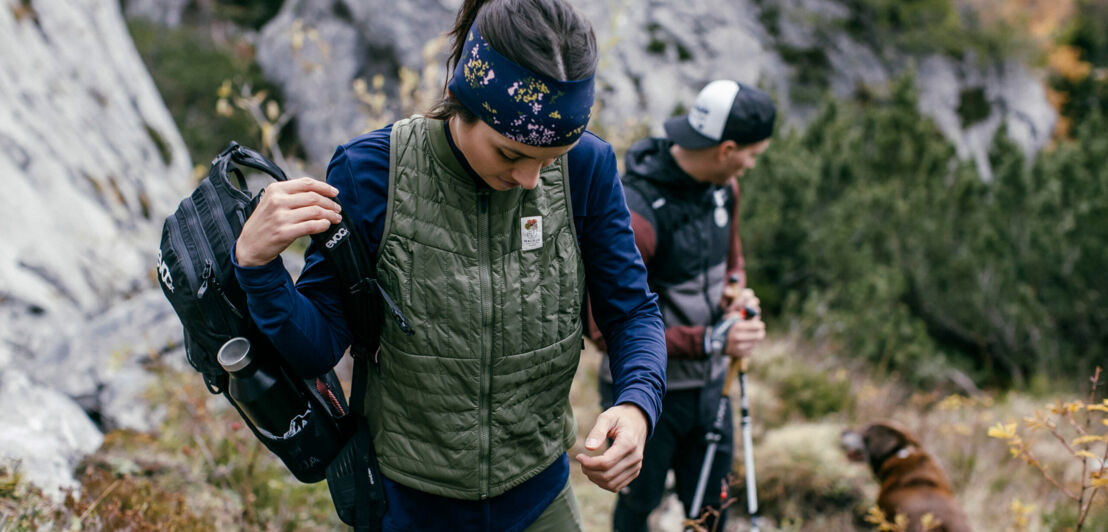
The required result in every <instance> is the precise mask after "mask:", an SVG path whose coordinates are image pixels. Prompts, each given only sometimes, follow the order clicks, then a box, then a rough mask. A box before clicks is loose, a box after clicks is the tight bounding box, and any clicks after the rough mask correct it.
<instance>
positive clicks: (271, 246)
mask: <svg viewBox="0 0 1108 532" xmlns="http://www.w3.org/2000/svg"><path fill="white" fill-rule="evenodd" d="M338 194H339V191H338V189H336V188H335V187H333V186H331V185H328V184H327V183H324V182H323V181H320V180H318V179H313V178H311V177H301V178H299V179H293V180H290V181H279V182H277V183H271V184H270V185H269V186H267V187H266V188H265V192H264V193H263V194H262V200H261V201H260V202H259V203H258V206H257V208H255V209H254V212H253V214H251V215H250V218H247V220H246V223H245V224H244V225H243V226H242V233H240V234H239V239H238V243H237V245H236V246H235V261H236V262H238V264H239V266H245V267H250V266H261V265H263V264H267V263H269V262H270V261H272V260H273V259H276V258H277V256H278V255H280V254H281V252H282V251H284V250H285V248H287V247H289V244H292V242H293V241H294V240H296V239H297V238H300V237H302V236H304V235H313V234H316V233H322V232H323V231H326V230H327V228H329V227H330V226H331V224H337V223H339V222H341V221H342V215H341V214H339V211H340V207H339V204H338V203H337V202H335V201H334V200H333V199H331V198H334V197H336V196H338Z"/></svg>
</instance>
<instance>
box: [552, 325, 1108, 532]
mask: <svg viewBox="0 0 1108 532" xmlns="http://www.w3.org/2000/svg"><path fill="white" fill-rule="evenodd" d="M755 356H756V359H755V363H754V365H753V369H752V373H751V375H750V377H749V379H750V384H749V388H750V389H749V390H748V393H749V394H750V397H751V403H752V406H751V412H752V417H753V418H754V442H755V457H756V460H755V464H756V466H757V467H756V470H757V477H758V490H759V498H760V501H761V513H762V515H763V521H762V525H763V526H762V529H763V530H790V531H827V530H874V529H875V528H874V527H873V526H872V525H869V524H867V523H866V522H865V520H864V518H865V515H866V512H867V510H868V509H869V508H870V507H872V506H873V505H874V501H875V498H876V493H877V483H876V481H875V480H874V479H873V477H872V474H871V473H870V471H869V470H868V468H866V467H865V466H863V465H860V464H853V463H849V462H848V461H847V460H846V458H845V457H844V456H843V454H842V452H841V451H840V449H839V443H838V435H839V432H840V431H841V430H842V429H843V428H846V427H852V426H859V425H863V424H866V423H869V422H872V421H878V420H893V421H895V422H897V423H899V424H901V425H903V426H905V427H906V428H908V429H909V430H911V431H912V432H914V433H915V434H916V435H917V436H918V437H919V438H920V440H921V442H922V443H923V445H924V446H925V448H926V449H927V450H928V451H929V452H930V453H931V454H932V455H934V456H935V458H936V459H937V460H938V462H939V463H940V464H941V465H942V466H943V468H944V469H945V471H946V472H947V474H948V476H949V477H950V479H951V482H952V483H953V485H954V488H955V491H956V494H957V496H958V500H959V502H961V504H962V506H963V508H964V509H965V511H966V514H967V516H968V518H969V520H970V522H971V524H973V525H974V526H975V529H976V530H998V531H1004V530H1027V531H1047V530H1065V529H1066V528H1067V527H1072V526H1073V524H1074V519H1075V518H1076V515H1077V507H1076V504H1075V503H1074V502H1073V501H1070V500H1069V499H1067V498H1065V497H1064V496H1063V495H1061V494H1060V493H1059V492H1058V491H1057V490H1055V489H1053V487H1052V486H1051V485H1050V484H1049V483H1048V482H1046V481H1045V480H1044V479H1043V478H1042V477H1041V476H1040V474H1039V473H1038V472H1037V471H1036V470H1034V469H1031V468H1029V467H1027V466H1026V465H1024V463H1023V462H1022V461H1018V460H1014V459H1012V457H1011V456H1010V455H1009V452H1008V447H1007V445H1006V444H1005V442H1004V441H1002V440H998V439H996V438H990V437H989V436H988V430H989V428H990V427H993V426H995V425H996V424H997V423H1000V422H1008V421H1011V420H1021V419H1023V418H1025V417H1028V416H1031V415H1032V414H1033V413H1034V411H1035V410H1036V409H1039V410H1042V409H1043V405H1044V404H1045V403H1047V402H1051V401H1053V400H1054V399H1055V398H1056V399H1060V400H1062V401H1063V402H1065V401H1070V400H1075V399H1083V398H1085V397H1083V396H1084V395H1087V393H1086V394H1083V393H1078V391H1077V390H1074V391H1071V392H1060V393H1057V394H1053V395H1051V396H1050V397H1033V396H1030V395H1028V394H1024V393H1021V392H1019V391H1011V392H1007V393H989V392H986V393H983V394H981V395H980V396H978V397H973V398H968V397H964V396H956V397H952V396H951V395H950V394H948V393H946V392H944V391H941V390H929V391H909V390H906V389H905V388H904V387H903V385H902V384H900V382H899V381H898V379H897V378H896V377H895V376H891V377H887V378H881V379H878V378H874V377H873V376H872V374H871V372H870V370H869V369H867V368H865V367H859V366H854V365H853V364H852V363H851V362H850V361H848V360H843V359H842V358H841V357H839V356H836V355H835V354H834V353H828V352H821V351H818V350H816V349H814V348H812V347H810V346H807V345H805V344H804V343H803V342H800V341H798V340H796V339H792V338H787V339H782V338H778V339H773V340H770V341H767V342H766V343H765V344H764V345H763V346H762V347H761V348H760V350H759V352H757V353H756V355H755ZM599 361H600V357H599V355H598V354H597V353H596V352H595V351H594V350H593V349H592V348H591V346H590V347H589V348H587V349H586V351H585V352H584V353H583V355H582V359H581V366H580V368H579V370H578V373H577V381H576V382H575V383H574V388H573V392H572V399H573V401H574V406H575V410H576V412H577V417H578V427H579V438H583V437H584V435H585V434H586V433H587V431H588V429H589V428H591V426H592V421H593V420H594V419H595V417H596V415H597V413H598V412H599V406H598V403H599V399H598V397H597V393H596V380H595V379H596V369H597V367H598V366H599ZM843 382H846V383H848V384H849V385H848V386H845V387H844V386H842V385H841V384H842V383H843ZM798 383H799V384H798ZM801 385H803V386H805V387H806V388H804V389H805V390H807V391H806V393H798V390H799V389H800V386H801ZM735 386H736V388H737V385H735ZM813 390H814V391H813ZM844 390H845V391H844ZM736 391H737V390H736ZM786 391H787V392H788V393H786ZM1086 392H1087V391H1086ZM733 395H734V396H736V397H737V396H738V394H737V393H734V394H733ZM798 403H800V404H798ZM736 406H737V405H736ZM737 410H738V409H737V408H736V412H737ZM1097 419H1099V418H1097ZM737 421H738V420H737V419H736V427H737V426H738V423H737ZM737 447H738V449H737V450H736V460H735V471H736V477H735V478H736V479H737V480H736V481H734V482H733V484H732V496H735V497H737V498H738V499H739V501H738V503H736V504H734V505H733V506H732V508H731V510H732V514H731V520H730V522H729V526H728V529H729V530H733V531H741V530H746V529H747V523H746V518H745V515H746V508H745V492H744V486H743V484H744V482H743V476H742V473H743V472H742V450H741V444H739V445H738V446H737ZM1032 448H1033V449H1034V452H1035V454H1036V456H1037V457H1039V458H1040V459H1041V460H1042V461H1043V462H1044V464H1046V466H1047V467H1048V469H1049V470H1050V471H1052V472H1055V473H1056V474H1057V476H1058V477H1060V478H1062V479H1063V480H1064V481H1066V482H1069V483H1070V484H1073V483H1076V482H1077V479H1078V478H1080V476H1081V473H1082V471H1081V464H1080V462H1078V461H1075V460H1074V459H1073V457H1072V456H1070V455H1069V453H1068V452H1067V451H1066V450H1065V449H1064V448H1063V447H1061V446H1060V445H1058V442H1057V441H1054V440H1053V439H1052V438H1048V437H1045V435H1040V437H1038V438H1034V440H1033V443H1032ZM1102 450H1103V447H1098V448H1097V449H1095V450H1093V452H1094V454H1095V453H1097V452H1098V451H1102ZM572 480H573V483H574V489H575V491H576V493H577V496H578V499H579V501H580V503H581V508H582V514H583V517H584V520H585V525H586V528H585V529H586V530H587V531H589V532H601V531H607V530H610V516H611V508H612V506H613V505H614V499H615V495H614V494H612V493H609V492H606V491H603V490H600V489H599V488H596V487H595V486H594V485H592V484H591V483H590V482H589V481H588V480H587V479H585V478H584V477H583V476H581V475H580V473H579V468H575V470H574V472H573V476H572ZM1099 496H1100V499H1099V503H1096V505H1095V506H1094V508H1093V510H1092V513H1091V516H1090V518H1089V520H1087V521H1086V523H1085V527H1084V528H1083V530H1106V529H1108V509H1106V507H1108V505H1106V504H1105V500H1106V499H1105V496H1104V494H1100V495H1099ZM675 503H676V500H675V498H674V497H673V496H672V495H671V496H670V498H669V499H667V501H666V502H665V503H664V504H663V508H662V509H660V510H658V511H656V512H655V515H653V516H652V519H651V523H652V525H653V526H652V530H654V531H656V532H659V531H669V530H674V531H676V530H680V525H679V523H680V522H681V508H680V505H679V504H675ZM1014 503H1018V504H1017V505H1016V506H1015V507H1014V506H1013V504H1014ZM1029 505H1030V506H1032V507H1033V508H1032V509H1031V511H1030V512H1028V511H1027V507H1028V506H1029ZM1021 518H1023V519H1024V520H1025V521H1026V522H1021Z"/></svg>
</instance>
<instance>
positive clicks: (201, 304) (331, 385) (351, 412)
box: [158, 142, 412, 529]
mask: <svg viewBox="0 0 1108 532" xmlns="http://www.w3.org/2000/svg"><path fill="white" fill-rule="evenodd" d="M238 166H242V167H249V168H254V169H256V170H260V171H262V172H265V173H266V174H268V175H270V176H271V177H273V178H274V179H277V180H279V181H284V180H286V179H287V178H286V176H285V173H284V172H283V171H282V170H281V169H280V168H279V167H277V165H275V164H273V162H271V161H269V160H268V159H266V158H265V157H263V156H262V155H261V154H259V153H258V152H256V151H254V150H251V149H249V148H245V147H243V146H240V145H238V144H237V143H235V142H231V144H230V145H229V146H228V147H227V149H225V150H224V151H223V152H222V153H220V154H219V155H218V156H217V157H216V158H215V159H214V160H213V161H212V165H211V169H210V171H209V173H208V177H207V178H205V179H204V180H203V181H201V183H200V184H199V185H198V186H197V188H196V190H194V191H193V193H192V194H191V195H190V196H189V197H187V198H185V199H184V200H183V201H181V203H180V205H179V206H178V208H177V210H176V212H174V213H173V214H171V215H170V216H169V217H167V218H166V220H165V224H164V226H163V228H162V239H161V247H160V251H159V254H158V275H159V278H160V280H161V286H162V292H163V293H164V294H165V296H166V297H167V298H168V299H169V302H170V304H172V306H173V309H174V310H175V311H176V312H177V315H178V317H179V318H180V319H181V323H182V324H183V325H184V332H185V353H186V356H187V357H188V361H189V363H190V364H191V365H192V367H193V368H195V369H196V370H197V371H198V372H200V373H201V374H203V377H204V382H205V384H206V385H207V387H208V390H209V391H211V392H212V393H216V394H222V395H224V397H226V398H227V400H228V401H229V402H230V403H231V404H232V405H233V406H234V407H235V408H236V410H238V411H239V413H240V414H243V410H242V408H240V406H239V405H238V404H236V402H235V401H234V399H232V398H231V396H230V395H229V394H228V393H227V384H228V374H227V372H226V371H225V370H224V369H223V367H222V366H221V365H220V364H219V362H218V361H217V353H218V352H219V350H220V348H221V347H222V346H223V345H224V343H226V342H227V341H229V340H231V339H232V338H236V337H245V338H247V339H248V340H249V341H250V345H251V351H252V352H253V353H254V357H266V358H267V359H269V361H270V362H271V363H276V364H277V365H278V367H280V371H281V372H283V374H284V376H285V377H291V375H292V374H291V371H289V370H288V368H287V365H286V364H285V363H284V360H283V358H282V357H281V355H280V354H279V353H278V352H277V351H276V348H275V347H274V346H273V345H272V344H271V343H270V342H269V340H268V338H266V337H265V335H264V334H262V333H261V331H259V330H258V328H257V326H256V325H255V324H254V322H253V320H252V319H251V318H250V314H249V312H248V311H247V308H246V294H245V293H244V292H243V290H242V288H241V287H240V286H239V284H238V281H237V280H236V278H235V273H234V269H233V266H232V264H231V251H232V246H233V245H234V243H235V241H236V240H237V239H238V235H239V233H240V232H241V231H242V226H243V224H244V223H245V222H246V219H247V218H249V217H250V214H251V213H252V212H253V210H254V208H255V207H256V206H257V204H258V202H259V201H260V199H261V193H260V192H259V193H258V194H257V195H255V196H253V197H252V196H251V195H250V193H249V191H248V189H247V187H246V182H245V178H244V176H243V174H242V171H241V170H240V169H239V168H238ZM232 177H233V178H234V179H235V181H237V183H238V184H235V183H233V182H232ZM312 239H313V240H314V241H315V242H316V244H317V246H318V247H319V249H320V250H321V251H322V252H323V254H324V256H325V257H326V258H327V260H328V261H329V263H330V264H331V265H332V266H333V267H334V269H335V271H336V274H337V276H338V277H339V279H340V280H341V281H342V282H343V283H344V284H345V285H346V286H347V287H348V290H347V293H346V294H344V297H343V306H344V311H345V312H346V316H347V320H348V322H349V323H350V325H351V327H350V328H351V330H352V332H353V333H354V345H353V346H352V348H351V353H352V355H353V356H354V361H355V362H354V381H353V387H352V388H353V389H352V393H351V398H352V400H351V401H350V403H351V405H352V406H351V408H347V402H346V400H345V398H346V396H345V394H344V393H343V390H342V387H341V385H340V383H339V381H338V378H337V377H336V376H335V374H334V372H333V371H331V372H328V373H327V374H325V375H323V376H321V377H318V378H315V379H307V380H299V379H294V378H290V379H289V380H290V381H291V382H293V383H294V384H295V385H296V388H297V389H298V393H300V394H301V396H302V397H301V399H303V400H306V401H307V402H308V404H309V405H310V406H311V413H312V414H311V415H310V416H309V418H308V420H307V422H306V423H304V424H303V425H302V428H300V430H298V431H290V434H285V435H282V436H274V435H271V434H269V433H267V432H264V431H259V430H258V428H257V427H256V426H255V425H254V424H253V423H252V422H251V421H250V419H249V418H248V417H247V416H246V415H242V418H243V421H244V422H245V423H246V425H247V426H249V427H250V428H251V430H252V431H253V432H254V434H255V436H257V437H258V439H259V440H261V441H262V443H263V444H265V446H266V447H267V448H268V449H269V450H270V451H272V452H273V453H274V454H276V455H277V456H278V458H280V459H281V460H282V461H283V462H284V463H285V465H286V466H287V467H288V468H289V470H290V471H291V472H292V473H293V475H294V476H296V478H297V479H298V480H300V481H301V482H306V483H311V482H318V481H319V480H322V479H323V478H324V477H326V478H328V484H329V487H330V489H331V492H332V497H333V499H334V502H335V505H336V510H338V513H339V516H340V518H342V520H343V521H344V522H347V523H348V524H352V525H354V524H356V522H357V525H358V528H359V529H361V528H363V526H366V523H367V522H369V523H370V525H369V526H370V528H371V529H372V528H373V526H372V524H373V523H376V524H377V526H379V522H380V515H383V513H384V509H385V503H384V493H383V490H382V488H381V486H380V483H379V476H378V474H377V463H376V457H375V456H374V454H373V446H372V441H370V439H369V437H368V429H367V428H366V427H365V423H364V420H363V416H362V397H363V396H364V391H365V380H366V379H365V377H366V374H365V372H366V367H365V364H366V360H367V359H368V357H369V356H372V355H373V354H374V353H375V352H376V350H377V347H378V345H379V337H380V329H381V327H382V325H383V323H382V322H383V319H382V317H383V312H382V309H383V308H386V307H387V308H388V309H389V311H390V313H391V315H392V317H393V319H394V320H396V323H397V325H398V326H399V327H400V328H401V329H402V330H403V331H404V332H406V333H407V334H412V331H411V329H410V328H409V327H408V325H407V322H406V321H405V320H404V317H403V315H402V314H401V313H400V311H399V310H398V309H397V307H396V305H395V304H394V303H393V302H392V300H391V298H389V297H388V295H387V294H385V292H384V291H383V290H382V289H381V288H380V286H379V285H378V284H377V282H376V269H375V264H374V262H373V260H372V257H371V255H370V254H369V252H368V250H367V249H366V247H365V243H364V242H363V241H362V239H361V238H359V237H358V235H356V234H355V232H354V225H353V224H352V222H351V221H350V220H349V218H348V217H347V215H346V213H345V211H344V212H343V221H342V223H340V224H335V225H332V226H331V228H330V229H329V230H327V231H325V232H323V233H319V234H316V235H312ZM293 432H294V433H293ZM336 435H337V438H338V439H339V441H335V439H336ZM359 471H368V474H357V472H359ZM336 490H338V491H336ZM355 490H356V491H357V492H359V493H360V494H356V493H354V492H355ZM348 500H349V501H351V502H347V501H348ZM353 501H359V504H357V506H361V508H357V509H356V508H355V507H354V506H355V505H354V502H353ZM344 506H345V507H344ZM367 508H368V509H367Z"/></svg>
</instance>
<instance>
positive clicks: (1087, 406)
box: [988, 366, 1108, 531]
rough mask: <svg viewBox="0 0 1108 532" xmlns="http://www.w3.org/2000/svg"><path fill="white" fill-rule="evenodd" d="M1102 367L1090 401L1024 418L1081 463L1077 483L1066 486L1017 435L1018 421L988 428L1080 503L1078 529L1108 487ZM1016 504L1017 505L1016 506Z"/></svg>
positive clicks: (1057, 406) (1094, 379)
mask: <svg viewBox="0 0 1108 532" xmlns="http://www.w3.org/2000/svg"><path fill="white" fill-rule="evenodd" d="M1100 373H1101V368H1100V367H1099V366H1098V367H1097V368H1096V372H1095V373H1094V374H1093V377H1092V379H1090V381H1091V382H1092V390H1090V392H1089V400H1088V402H1081V401H1071V402H1068V403H1065V404H1063V403H1062V402H1061V401H1056V402H1055V403H1052V404H1048V405H1047V406H1046V408H1047V410H1048V411H1049V412H1050V414H1049V415H1047V414H1044V413H1043V412H1042V411H1040V410H1036V411H1035V415H1034V416H1031V417H1025V418H1024V419H1023V421H1024V426H1025V427H1026V428H1027V429H1028V430H1029V431H1030V432H1031V433H1043V432H1045V433H1048V434H1050V436H1052V437H1053V438H1054V439H1055V440H1057V441H1058V443H1059V444H1060V445H1061V446H1062V447H1064V448H1065V450H1066V451H1067V452H1068V454H1069V455H1070V456H1071V457H1073V459H1074V460H1077V461H1078V462H1080V464H1081V477H1080V480H1079V481H1078V484H1077V485H1076V486H1074V485H1072V484H1071V485H1067V484H1066V483H1065V480H1064V479H1062V478H1061V477H1060V476H1058V474H1057V473H1052V472H1051V471H1050V470H1049V468H1048V466H1047V465H1046V464H1044V463H1043V462H1042V461H1040V460H1039V458H1038V457H1037V456H1036V455H1035V453H1034V452H1033V451H1032V447H1031V442H1030V441H1029V440H1028V439H1026V438H1024V437H1023V436H1021V435H1020V434H1018V431H1017V426H1018V425H1017V424H1016V423H1015V422H1009V423H997V424H996V426H994V427H992V428H990V429H989V431H988V435H989V437H991V438H997V439H1000V440H1004V441H1005V442H1006V443H1007V444H1008V451H1009V452H1010V453H1011V455H1012V457H1013V458H1016V459H1019V460H1023V462H1024V463H1025V464H1027V465H1028V466H1030V467H1033V468H1035V469H1036V470H1038V471H1039V473H1040V474H1041V475H1042V477H1043V478H1045V479H1046V480H1047V482H1049V483H1050V484H1051V485H1053V486H1054V488H1055V489H1056V490H1058V491H1059V492H1061V493H1062V494H1063V495H1065V496H1066V498H1068V499H1070V500H1072V501H1074V503H1076V506H1077V519H1076V523H1075V526H1074V530H1075V531H1080V530H1081V527H1082V526H1083V525H1084V523H1085V519H1086V518H1087V517H1088V515H1089V509H1090V508H1092V505H1093V500H1094V499H1095V498H1096V496H1097V495H1098V494H1099V493H1100V491H1101V489H1102V488H1105V487H1108V468H1106V467H1105V462H1106V461H1108V430H1105V428H1104V427H1108V419H1106V418H1105V415H1104V414H1105V413H1108V399H1105V400H1103V401H1101V402H1100V403H1096V402H1095V400H1096V391H1097V386H1098V385H1099V384H1100ZM1094 417H1099V418H1100V419H1099V423H1093V418H1094ZM1096 444H1099V445H1101V446H1103V447H1104V449H1103V450H1101V451H1100V455H1099V456H1098V455H1097V454H1095V453H1094V450H1096V448H1095V447H1093V446H1094V445H1096ZM1013 507H1014V506H1013Z"/></svg>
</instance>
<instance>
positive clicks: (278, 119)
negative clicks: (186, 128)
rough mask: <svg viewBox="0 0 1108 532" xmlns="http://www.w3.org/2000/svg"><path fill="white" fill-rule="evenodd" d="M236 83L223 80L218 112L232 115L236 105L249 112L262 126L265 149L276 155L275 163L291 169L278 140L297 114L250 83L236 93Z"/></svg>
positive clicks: (262, 145) (221, 114)
mask: <svg viewBox="0 0 1108 532" xmlns="http://www.w3.org/2000/svg"><path fill="white" fill-rule="evenodd" d="M232 89H233V82H232V81H231V80H229V79H225V80H223V84H222V85H220V86H219V90H218V91H217V93H216V94H217V95H218V96H219V100H217V101H216V105H215V112H216V114H218V115H219V116H223V117H230V116H233V115H234V114H235V108H238V109H239V110H240V111H242V112H244V113H246V115H247V116H248V117H249V118H250V119H251V120H253V121H254V123H255V124H257V125H258V128H259V135H260V136H261V139H260V140H261V149H262V151H263V153H266V154H267V155H269V156H270V157H272V158H273V160H274V162H276V163H277V165H278V166H280V167H282V168H288V163H289V161H288V159H286V158H285V154H284V153H282V151H281V147H280V146H279V145H278V144H277V139H278V137H279V136H280V135H281V130H282V129H283V128H284V127H285V126H286V125H288V123H289V121H290V120H292V116H293V114H292V113H290V112H288V111H282V110H281V104H279V103H277V100H274V99H272V98H270V97H269V92H268V91H265V90H260V91H257V92H254V90H253V88H252V87H251V86H250V84H249V83H242V84H240V85H239V90H238V92H237V93H235V92H233V90H232Z"/></svg>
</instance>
